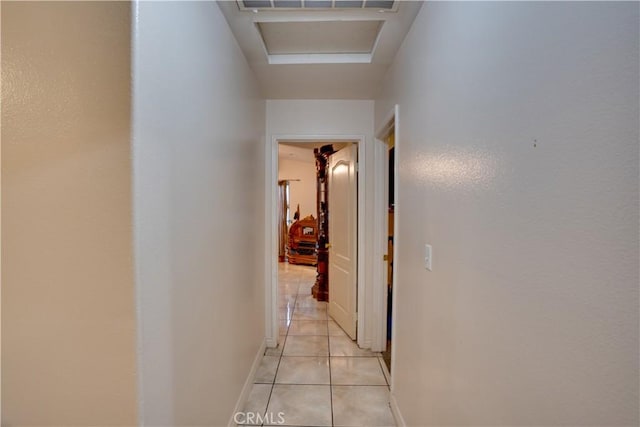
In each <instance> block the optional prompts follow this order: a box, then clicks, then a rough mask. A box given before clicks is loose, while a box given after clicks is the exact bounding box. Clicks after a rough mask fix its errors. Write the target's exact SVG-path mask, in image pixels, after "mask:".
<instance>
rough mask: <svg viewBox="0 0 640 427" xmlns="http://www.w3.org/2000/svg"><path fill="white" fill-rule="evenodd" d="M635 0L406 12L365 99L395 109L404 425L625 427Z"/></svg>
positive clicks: (632, 359)
mask: <svg viewBox="0 0 640 427" xmlns="http://www.w3.org/2000/svg"><path fill="white" fill-rule="evenodd" d="M638 8H639V5H638V3H573V2H561V3H519V2H514V3H510V2H506V3H499V2H497V3H483V2H479V3H473V2H472V3H465V2H461V3H457V2H433V3H425V5H424V6H423V8H422V10H421V12H420V14H419V15H418V17H417V18H416V20H415V23H414V25H413V28H412V29H411V31H410V33H409V35H408V36H407V38H406V39H405V41H404V44H403V46H402V48H401V49H400V51H399V53H398V56H397V57H396V60H395V63H394V65H393V68H392V70H391V71H390V73H389V75H388V77H387V81H386V83H385V86H384V89H383V91H382V93H381V95H380V98H379V99H378V100H377V102H376V117H377V124H378V125H379V124H380V120H382V118H383V116H384V115H385V114H386V113H387V112H388V111H389V110H390V109H391V107H392V105H393V104H394V103H399V105H400V137H399V142H398V148H397V151H398V152H397V156H398V161H399V166H400V167H399V179H400V190H399V192H398V194H397V196H396V197H397V199H398V209H399V215H398V222H399V227H400V230H399V236H398V239H399V240H398V250H399V256H398V259H397V260H396V261H397V268H398V283H397V285H396V286H397V304H398V313H397V325H396V326H397V329H396V330H397V336H396V338H397V339H396V341H395V342H394V345H395V346H396V349H397V351H396V353H395V356H396V360H395V365H394V366H395V369H394V370H393V381H394V389H395V394H396V398H397V402H398V404H399V408H400V410H401V412H402V414H403V416H404V418H405V421H406V422H407V424H409V425H413V426H417V425H439V426H441V425H465V426H466V425H601V426H604V425H607V426H613V425H638V421H639V420H638V281H639V278H638V262H639V254H638V148H639V146H638V137H639V135H638V127H639V126H638V125H639V123H638V114H639V108H638V100H639V90H638V84H639V74H638V64H639V60H638V59H639V58H638V52H639V49H638V48H639V46H638V27H639V25H638ZM425 243H430V244H432V245H433V271H432V272H429V271H427V270H425V269H424V267H423V259H422V258H423V253H424V244H425Z"/></svg>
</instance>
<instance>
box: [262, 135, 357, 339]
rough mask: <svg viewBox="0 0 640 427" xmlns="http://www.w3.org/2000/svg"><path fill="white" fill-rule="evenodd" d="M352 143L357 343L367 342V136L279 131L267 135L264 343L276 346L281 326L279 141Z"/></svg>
mask: <svg viewBox="0 0 640 427" xmlns="http://www.w3.org/2000/svg"><path fill="white" fill-rule="evenodd" d="M287 141H295V142H303V143H304V142H306V143H310V144H311V143H316V142H326V143H327V144H330V143H331V142H353V143H355V144H357V146H358V163H357V165H358V166H357V172H358V179H357V188H358V219H357V228H358V232H357V247H358V255H357V257H358V258H357V293H358V295H357V306H356V307H357V313H358V323H357V326H356V336H357V342H358V345H360V346H362V345H363V342H364V338H365V337H364V336H363V335H364V334H361V331H363V327H364V325H366V323H365V319H366V315H367V313H366V304H365V295H366V289H365V282H366V281H365V280H364V278H365V254H364V248H365V230H364V224H365V218H366V217H365V209H364V207H365V191H366V186H365V183H366V169H367V168H366V152H365V146H366V144H365V136H364V135H304V134H302V135H298V134H279V135H271V138H270V139H269V137H267V147H266V153H265V154H266V158H267V162H268V165H267V167H266V170H265V175H266V179H265V194H266V203H265V220H266V221H265V229H266V236H265V242H264V243H265V246H264V247H265V278H266V283H265V343H266V346H267V347H276V346H277V345H278V338H279V333H278V332H279V325H278V260H277V253H278V201H277V200H278V144H279V143H280V142H287Z"/></svg>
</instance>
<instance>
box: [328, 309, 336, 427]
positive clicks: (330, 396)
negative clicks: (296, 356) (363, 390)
mask: <svg viewBox="0 0 640 427" xmlns="http://www.w3.org/2000/svg"><path fill="white" fill-rule="evenodd" d="M327 353H328V354H329V398H330V399H329V402H330V403H331V426H332V427H333V426H334V425H335V420H334V419H333V376H332V372H331V336H330V335H329V313H328V307H327Z"/></svg>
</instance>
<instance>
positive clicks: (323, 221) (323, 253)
mask: <svg viewBox="0 0 640 427" xmlns="http://www.w3.org/2000/svg"><path fill="white" fill-rule="evenodd" d="M333 153H335V150H334V149H333V146H332V145H323V146H322V147H320V148H315V149H314V150H313V154H314V155H315V157H316V185H317V191H316V193H317V194H316V197H317V199H316V204H317V207H318V244H317V249H316V253H317V256H318V268H317V270H318V273H317V274H316V283H315V284H314V285H313V287H312V288H311V294H312V295H313V297H314V298H315V299H317V300H318V301H329V248H328V247H327V244H328V243H329V203H328V201H329V198H328V194H329V193H328V191H329V187H328V182H327V177H328V168H329V156H331V155H332V154H333Z"/></svg>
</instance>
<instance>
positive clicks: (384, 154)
mask: <svg viewBox="0 0 640 427" xmlns="http://www.w3.org/2000/svg"><path fill="white" fill-rule="evenodd" d="M399 118H400V107H399V105H398V104H396V105H395V106H394V107H393V109H392V110H391V111H390V112H389V113H387V115H386V116H385V118H384V120H383V121H382V125H380V127H379V128H378V129H376V133H375V151H374V162H375V170H376V174H375V177H374V181H375V183H374V187H375V189H376V191H375V198H374V206H375V209H374V214H373V224H374V230H375V232H374V248H373V259H374V263H373V304H374V306H373V311H374V312H375V313H376V314H377V315H379V318H377V319H376V322H375V324H374V328H373V343H372V347H371V348H372V350H374V351H383V350H384V349H385V348H386V346H387V308H388V307H387V267H386V262H384V261H383V256H384V255H385V254H386V253H387V251H388V243H387V242H388V227H389V226H388V201H389V188H388V180H389V178H388V176H389V172H388V170H389V169H388V161H389V160H388V159H389V153H388V148H387V143H386V141H385V138H386V137H387V136H388V135H389V134H390V130H391V129H392V128H393V132H394V147H395V156H394V180H393V183H394V185H393V187H394V215H393V217H394V218H393V272H392V278H391V281H392V283H393V289H392V291H391V299H392V302H391V304H392V305H391V378H390V379H391V381H390V384H389V385H390V389H391V391H392V392H393V389H394V381H393V378H394V376H393V372H395V363H396V346H395V345H394V344H393V343H394V342H395V339H396V331H397V324H396V323H397V322H396V318H397V314H398V312H397V301H398V299H397V293H398V265H399V257H398V240H399V239H398V237H399V233H398V231H399V224H400V221H399V214H398V213H399V205H400V204H399V203H398V199H399V197H398V196H399V188H400V186H399V181H398V170H399V169H398V153H399V146H400V132H399V129H400V127H399ZM376 317H377V316H376Z"/></svg>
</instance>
